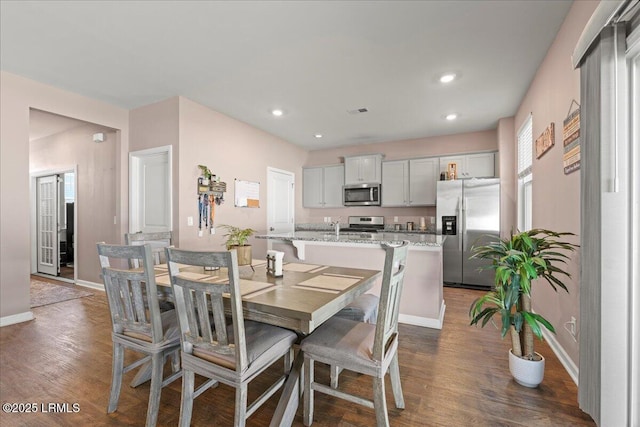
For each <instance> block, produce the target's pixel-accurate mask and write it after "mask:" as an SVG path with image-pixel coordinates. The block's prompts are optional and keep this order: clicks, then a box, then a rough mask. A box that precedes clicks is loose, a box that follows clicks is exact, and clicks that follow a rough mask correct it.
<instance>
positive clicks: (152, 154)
mask: <svg viewBox="0 0 640 427" xmlns="http://www.w3.org/2000/svg"><path fill="white" fill-rule="evenodd" d="M129 172H130V175H129V176H130V184H131V214H130V216H131V217H130V221H129V224H130V225H129V230H130V231H131V232H133V233H136V232H138V231H142V232H143V233H155V232H159V231H171V221H172V220H171V198H172V193H171V147H170V146H168V147H159V148H155V149H150V150H143V151H137V152H133V153H131V154H130V170H129Z"/></svg>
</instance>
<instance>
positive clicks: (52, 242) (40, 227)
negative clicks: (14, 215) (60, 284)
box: [31, 168, 77, 282]
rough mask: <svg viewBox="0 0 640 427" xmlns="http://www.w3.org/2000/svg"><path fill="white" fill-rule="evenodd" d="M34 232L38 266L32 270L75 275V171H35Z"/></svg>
mask: <svg viewBox="0 0 640 427" xmlns="http://www.w3.org/2000/svg"><path fill="white" fill-rule="evenodd" d="M32 188H33V189H34V190H33V191H32V198H33V199H34V201H33V206H34V208H35V209H34V212H33V214H34V215H32V225H31V228H32V235H33V236H35V239H34V240H35V241H34V242H33V243H34V244H35V250H34V253H35V254H36V256H35V257H34V258H35V260H34V261H35V268H32V272H34V273H36V274H44V275H47V276H55V277H56V278H58V279H60V280H64V281H68V282H73V281H74V279H75V240H76V232H75V230H76V228H77V227H76V220H75V218H76V190H75V189H76V171H75V168H74V169H64V170H56V171H47V172H40V173H38V174H34V175H32Z"/></svg>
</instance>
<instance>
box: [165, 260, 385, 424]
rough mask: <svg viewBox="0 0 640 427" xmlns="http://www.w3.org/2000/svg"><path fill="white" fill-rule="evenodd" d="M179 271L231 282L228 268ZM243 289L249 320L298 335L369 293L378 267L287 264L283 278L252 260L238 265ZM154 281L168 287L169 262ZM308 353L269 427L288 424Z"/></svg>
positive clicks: (300, 356)
mask: <svg viewBox="0 0 640 427" xmlns="http://www.w3.org/2000/svg"><path fill="white" fill-rule="evenodd" d="M179 269H180V270H179V271H180V272H179V274H180V275H184V276H185V277H189V278H190V279H193V280H199V281H202V282H204V283H207V282H209V283H219V282H224V281H225V280H228V275H227V270H226V269H225V268H219V269H215V270H205V268H203V267H195V266H179ZM238 270H239V274H240V293H241V294H242V306H243V315H244V318H245V319H248V320H254V321H258V322H263V323H268V324H271V325H275V326H280V327H283V328H287V329H291V330H293V331H295V332H296V333H297V334H298V336H299V338H300V339H302V338H304V336H306V335H308V334H310V333H312V332H313V331H314V329H316V328H317V327H318V326H320V325H321V324H322V323H323V322H325V321H326V320H328V319H329V318H331V317H332V316H333V315H335V314H336V313H337V312H338V311H340V310H341V309H343V308H344V307H345V306H347V305H348V304H349V303H350V302H352V301H353V300H354V299H356V298H357V297H358V296H359V295H361V294H363V293H365V292H367V291H368V290H369V289H371V288H372V287H373V285H374V284H375V283H376V282H377V281H378V280H379V279H380V278H381V276H382V272H381V271H379V270H368V269H361V268H346V267H336V266H330V265H315V264H302V263H295V262H288V263H284V264H283V267H282V270H283V271H282V276H280V277H274V276H272V275H270V274H268V272H267V261H266V260H254V261H253V262H252V264H251V265H247V266H240V267H239V268H238ZM154 272H155V279H156V285H157V286H158V287H159V288H162V287H165V288H166V287H170V286H171V282H170V278H169V271H168V266H167V265H166V264H159V265H155V266H154ZM303 361H304V356H303V354H302V352H301V351H298V352H297V353H296V356H295V358H294V361H293V364H292V368H291V371H290V373H289V376H288V378H287V381H286V382H285V384H284V387H283V390H282V394H281V397H280V400H279V402H278V406H277V408H276V411H275V413H274V416H273V418H272V420H271V424H270V425H271V426H290V425H291V424H292V423H293V419H294V418H295V414H296V411H297V408H298V404H299V399H300V375H301V372H302V366H303Z"/></svg>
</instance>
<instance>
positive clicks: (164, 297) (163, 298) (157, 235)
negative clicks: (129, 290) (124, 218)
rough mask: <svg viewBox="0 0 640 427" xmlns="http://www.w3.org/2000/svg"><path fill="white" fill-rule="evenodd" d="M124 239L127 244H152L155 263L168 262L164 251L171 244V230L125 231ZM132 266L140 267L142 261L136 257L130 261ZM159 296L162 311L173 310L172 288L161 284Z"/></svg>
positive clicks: (152, 255)
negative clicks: (149, 231) (152, 231)
mask: <svg viewBox="0 0 640 427" xmlns="http://www.w3.org/2000/svg"><path fill="white" fill-rule="evenodd" d="M124 241H125V243H126V244H127V245H131V246H138V245H145V244H149V245H151V257H152V259H153V264H154V265H158V264H165V263H166V262H167V256H166V254H165V252H164V248H167V247H170V246H171V232H170V231H158V232H154V233H142V232H138V233H125V235H124ZM130 266H131V268H140V266H141V261H140V260H137V259H134V260H131V262H130ZM158 298H159V300H160V311H166V310H172V309H173V308H174V306H173V295H171V290H170V289H168V288H165V287H163V286H161V287H160V288H158Z"/></svg>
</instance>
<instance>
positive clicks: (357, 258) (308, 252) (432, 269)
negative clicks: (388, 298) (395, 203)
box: [255, 231, 445, 329]
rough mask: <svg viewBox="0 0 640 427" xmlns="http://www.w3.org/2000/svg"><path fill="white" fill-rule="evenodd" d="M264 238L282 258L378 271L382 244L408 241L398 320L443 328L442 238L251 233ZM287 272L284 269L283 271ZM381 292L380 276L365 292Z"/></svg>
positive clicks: (398, 235) (429, 235)
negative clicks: (282, 255)
mask: <svg viewBox="0 0 640 427" xmlns="http://www.w3.org/2000/svg"><path fill="white" fill-rule="evenodd" d="M255 237H256V238H258V239H268V240H269V247H270V249H274V250H278V251H282V252H284V253H285V258H284V259H285V262H299V261H304V262H306V263H309V264H319V265H334V266H338V267H353V268H366V269H378V270H381V269H382V267H383V266H384V256H385V251H384V249H383V246H382V245H383V244H397V243H400V242H402V241H403V240H407V241H409V243H410V245H409V254H408V256H407V265H406V272H405V279H404V289H403V292H402V299H401V300H400V316H399V321H400V322H401V323H406V324H411V325H418V326H425V327H429V328H436V329H441V328H442V322H443V319H444V312H445V304H444V299H443V294H442V243H443V242H444V239H445V237H444V236H440V235H434V234H416V233H402V232H387V231H385V232H378V233H361V232H356V233H353V232H349V233H340V234H339V235H338V236H336V234H335V232H329V231H295V232H291V233H278V234H275V233H274V234H265V235H257V236H255ZM285 274H286V273H285ZM369 292H370V293H373V294H375V295H379V294H380V280H378V282H377V283H376V284H375V285H374V287H373V288H372V289H371V290H370V291H369Z"/></svg>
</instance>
